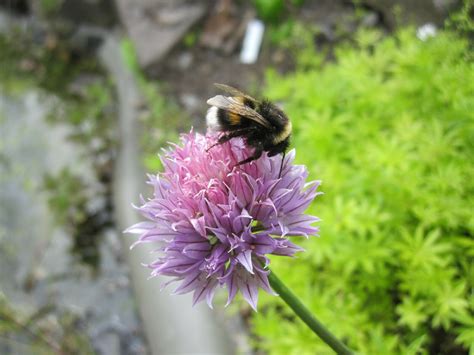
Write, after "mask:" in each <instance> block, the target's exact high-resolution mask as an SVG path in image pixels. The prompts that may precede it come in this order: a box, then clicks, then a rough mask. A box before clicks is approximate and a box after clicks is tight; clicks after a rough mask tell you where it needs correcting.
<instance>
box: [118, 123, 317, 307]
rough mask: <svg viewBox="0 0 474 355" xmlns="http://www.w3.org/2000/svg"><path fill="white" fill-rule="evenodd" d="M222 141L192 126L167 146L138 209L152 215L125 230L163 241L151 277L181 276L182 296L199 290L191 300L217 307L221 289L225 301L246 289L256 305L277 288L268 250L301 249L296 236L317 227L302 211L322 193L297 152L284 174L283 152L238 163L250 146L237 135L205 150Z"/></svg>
mask: <svg viewBox="0 0 474 355" xmlns="http://www.w3.org/2000/svg"><path fill="white" fill-rule="evenodd" d="M216 139H217V135H216V134H208V135H207V136H203V135H201V134H197V133H192V132H191V133H190V134H186V135H183V136H182V137H181V142H182V145H179V146H178V145H173V147H172V148H171V149H169V150H168V151H166V153H165V155H164V157H162V158H161V159H162V162H163V166H164V172H163V173H159V174H158V175H156V176H155V175H149V184H150V185H152V186H153V188H154V195H153V197H152V198H149V199H148V200H143V199H142V206H141V207H138V210H139V211H140V212H141V214H142V215H143V216H144V217H145V218H147V219H148V220H149V221H147V222H141V223H138V224H135V225H134V226H132V227H130V228H129V229H128V230H127V232H130V233H136V234H140V238H139V239H138V241H137V242H136V243H135V244H139V243H146V242H158V245H159V246H160V249H158V252H159V253H160V255H159V257H158V259H157V260H156V261H154V262H153V263H151V264H150V265H149V267H150V268H151V269H152V276H156V275H166V276H171V277H173V279H172V281H180V284H179V286H178V287H177V289H176V290H175V293H176V294H184V293H188V292H194V295H193V304H196V303H198V302H200V301H202V300H204V299H206V301H207V304H208V305H209V307H211V308H212V299H213V297H214V293H215V291H216V289H217V288H218V287H224V286H226V287H227V291H228V300H227V305H228V304H229V303H230V302H231V301H232V300H233V299H234V297H235V295H236V294H237V292H238V291H240V292H241V293H242V295H243V297H244V298H245V300H246V301H247V302H248V303H249V304H250V305H251V306H252V308H253V309H255V310H256V309H257V299H258V289H259V288H262V289H264V290H265V291H266V292H268V293H273V291H272V289H271V287H270V285H269V282H268V277H267V275H268V272H269V271H267V270H265V267H266V266H268V264H269V262H270V261H269V259H268V257H267V255H268V254H273V255H283V256H293V255H294V254H295V253H296V252H298V251H301V250H303V249H302V248H300V247H298V246H297V245H295V244H293V242H291V241H290V238H291V237H293V236H304V237H308V236H309V235H315V234H316V233H317V232H318V228H317V227H314V226H313V223H314V222H316V221H318V218H317V217H314V216H308V215H305V214H304V211H305V210H306V208H307V207H308V205H309V204H310V203H311V202H312V201H313V199H314V198H315V196H316V195H318V194H319V193H318V192H316V189H317V187H318V186H319V181H313V182H310V183H306V182H305V180H306V178H307V176H308V172H307V170H306V168H305V167H304V166H302V165H293V159H294V156H295V152H294V150H292V151H290V152H289V153H288V154H287V155H286V157H285V160H284V162H283V169H282V173H281V178H278V175H279V172H280V164H281V159H282V157H281V155H278V156H275V157H268V156H267V155H266V153H264V154H263V155H262V157H261V158H260V159H258V160H256V161H254V162H251V163H248V164H244V165H241V166H238V167H234V166H235V165H236V164H237V163H238V162H239V161H241V160H243V159H244V158H245V157H248V156H249V155H250V154H251V151H250V149H249V148H247V147H246V146H245V144H244V142H243V141H242V139H240V138H235V139H232V140H231V141H230V142H227V143H224V144H222V145H218V146H215V147H213V148H212V149H210V150H209V151H206V149H207V148H208V147H210V146H211V145H212V144H213V143H215V142H216ZM135 244H134V245H135Z"/></svg>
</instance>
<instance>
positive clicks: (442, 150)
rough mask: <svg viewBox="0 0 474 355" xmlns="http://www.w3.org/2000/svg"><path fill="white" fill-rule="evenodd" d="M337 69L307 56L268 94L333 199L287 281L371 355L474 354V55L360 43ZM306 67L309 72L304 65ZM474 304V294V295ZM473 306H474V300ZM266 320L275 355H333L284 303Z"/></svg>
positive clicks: (455, 41) (284, 264)
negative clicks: (282, 111)
mask: <svg viewBox="0 0 474 355" xmlns="http://www.w3.org/2000/svg"><path fill="white" fill-rule="evenodd" d="M356 41H357V44H358V46H357V47H358V48H357V49H354V48H353V47H350V46H340V47H339V49H337V50H336V57H337V60H336V63H332V64H328V65H326V66H324V67H323V66H321V65H320V64H319V63H321V58H319V57H318V54H316V53H314V52H312V51H311V52H309V50H306V52H304V53H303V54H302V56H304V57H305V58H309V57H311V56H313V58H314V60H313V63H316V64H314V65H312V66H311V65H309V63H310V62H309V61H307V60H305V61H304V62H300V61H298V60H297V62H298V63H299V65H298V66H297V69H296V71H295V72H294V73H292V74H287V75H286V76H280V75H278V74H276V73H274V72H270V73H269V75H268V86H267V90H266V92H265V93H266V94H267V95H268V96H269V98H270V99H273V100H276V101H281V102H283V104H284V108H285V111H286V112H287V113H288V115H289V117H291V119H292V121H293V127H294V138H293V147H295V148H296V150H297V160H298V161H299V163H303V164H305V165H307V166H308V168H309V171H310V176H311V178H313V179H316V178H320V179H322V181H323V185H322V190H323V191H324V193H325V195H323V196H322V197H320V198H317V199H316V201H315V203H314V204H313V205H312V206H311V207H310V209H309V212H310V213H311V214H315V215H317V216H320V217H321V218H322V222H321V223H320V227H321V233H320V234H321V237H320V238H310V239H309V240H307V241H298V243H300V242H301V244H302V245H303V247H304V248H306V250H307V252H305V253H301V254H300V256H299V257H298V258H296V259H294V260H287V259H284V258H274V259H273V260H272V267H273V268H274V269H275V271H276V272H277V274H278V276H279V277H280V278H281V279H282V280H283V281H284V282H286V283H287V284H288V285H289V287H290V288H291V289H292V290H293V291H294V292H295V293H296V294H297V295H299V296H300V297H301V298H302V300H303V302H304V303H305V304H306V305H307V306H308V307H309V308H310V310H311V311H313V312H314V314H315V315H316V316H317V317H318V318H319V319H320V320H321V321H322V322H323V323H324V324H325V325H326V326H327V327H328V328H329V329H330V330H331V331H332V332H334V333H335V334H336V335H337V336H339V337H341V338H342V339H343V340H344V341H345V342H347V344H348V345H349V346H350V347H351V348H353V349H355V350H356V351H358V352H360V353H363V354H425V353H428V352H430V353H454V352H456V351H461V352H465V353H467V352H468V351H469V349H470V351H471V353H473V352H474V332H473V326H474V317H473V311H474V307H473V306H474V299H473V297H472V294H473V287H474V266H473V256H474V241H473V232H474V164H473V162H474V70H473V69H474V65H473V63H472V62H470V61H469V60H467V59H466V58H468V57H467V53H468V51H469V48H468V44H467V43H466V41H464V40H463V39H461V38H459V37H457V35H455V34H453V33H447V32H440V33H438V35H437V36H436V37H434V38H430V39H429V40H427V41H425V42H423V41H420V40H419V39H417V38H416V36H415V31H414V30H404V31H401V32H399V33H398V34H396V35H394V36H393V37H390V38H386V39H381V36H380V35H379V34H377V33H374V32H369V33H367V32H365V33H360V34H359V35H358V36H357V38H356ZM302 64H304V65H302ZM470 295H471V296H470ZM469 297H471V298H470V299H469ZM260 310H261V311H260V312H259V313H257V314H255V315H254V317H253V320H252V323H253V326H254V328H253V329H254V332H255V334H256V335H257V336H258V341H256V342H255V345H256V346H257V347H258V348H260V349H262V350H265V351H268V353H269V354H330V353H331V351H330V349H329V348H328V347H327V346H326V345H325V344H324V343H322V342H321V341H320V340H319V339H317V338H316V336H315V335H314V334H312V333H311V332H310V331H309V330H308V329H307V328H306V326H305V325H303V324H302V322H300V321H299V320H295V318H294V316H293V315H292V313H291V311H290V310H288V309H287V307H285V306H283V304H282V303H281V300H279V299H278V298H275V297H271V296H264V297H263V299H262V302H261V303H260Z"/></svg>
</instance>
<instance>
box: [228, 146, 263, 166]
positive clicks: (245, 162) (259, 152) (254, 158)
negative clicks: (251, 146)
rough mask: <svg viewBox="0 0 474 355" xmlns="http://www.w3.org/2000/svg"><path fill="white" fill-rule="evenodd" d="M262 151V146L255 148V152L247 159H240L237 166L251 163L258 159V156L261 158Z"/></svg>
mask: <svg viewBox="0 0 474 355" xmlns="http://www.w3.org/2000/svg"><path fill="white" fill-rule="evenodd" d="M262 153H263V148H262V147H258V148H255V152H254V154H253V155H252V156H251V157H249V158H247V159H245V160H242V161H239V162H238V163H237V164H236V165H235V166H239V165H243V164H247V163H250V162H251V161H254V160H257V159H258V158H260V156H261V155H262Z"/></svg>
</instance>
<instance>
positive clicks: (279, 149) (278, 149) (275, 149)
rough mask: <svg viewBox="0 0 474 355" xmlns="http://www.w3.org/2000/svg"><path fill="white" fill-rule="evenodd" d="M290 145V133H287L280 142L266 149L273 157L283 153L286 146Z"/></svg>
mask: <svg viewBox="0 0 474 355" xmlns="http://www.w3.org/2000/svg"><path fill="white" fill-rule="evenodd" d="M289 146H290V135H288V136H287V137H286V138H285V139H284V140H282V141H281V142H279V143H277V144H275V145H273V146H272V147H271V148H270V149H269V150H268V156H269V157H273V156H274V155H277V154H280V153H285V152H286V150H287V149H288V147H289Z"/></svg>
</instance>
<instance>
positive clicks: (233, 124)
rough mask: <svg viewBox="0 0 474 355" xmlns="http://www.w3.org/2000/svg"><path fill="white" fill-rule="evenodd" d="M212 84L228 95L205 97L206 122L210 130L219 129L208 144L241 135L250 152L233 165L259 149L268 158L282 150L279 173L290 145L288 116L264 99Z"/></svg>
mask: <svg viewBox="0 0 474 355" xmlns="http://www.w3.org/2000/svg"><path fill="white" fill-rule="evenodd" d="M215 86H216V87H217V88H219V89H220V90H222V91H224V92H226V93H228V94H230V95H231V96H224V95H217V96H214V97H212V98H210V99H209V100H207V103H208V105H211V108H209V110H208V111H207V115H206V122H207V125H208V127H209V128H210V129H211V130H214V131H218V132H223V135H222V136H221V137H220V138H219V139H218V141H217V143H216V144H214V145H213V146H212V147H214V146H215V145H218V144H222V143H225V142H227V141H229V140H230V139H232V138H235V137H242V138H243V139H244V142H245V143H246V145H247V146H249V147H252V148H254V152H253V155H252V156H250V157H248V158H247V159H244V160H242V161H240V162H239V163H237V165H242V164H246V163H249V162H251V161H253V160H256V159H258V158H260V156H261V155H262V153H263V152H267V153H268V156H270V157H271V156H274V155H277V154H280V153H283V157H282V163H281V167H280V175H279V176H281V169H282V167H283V159H285V153H286V150H287V149H288V146H289V145H290V137H291V121H290V120H289V118H288V117H287V116H286V115H285V113H284V112H283V111H282V110H281V109H280V108H278V107H277V106H276V105H274V104H273V103H271V102H270V101H268V100H262V101H259V100H256V99H254V98H253V97H251V96H249V95H247V94H244V93H243V92H241V91H239V90H237V89H235V88H233V87H231V86H228V85H224V84H215ZM212 147H209V148H208V150H209V149H211V148H212Z"/></svg>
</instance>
